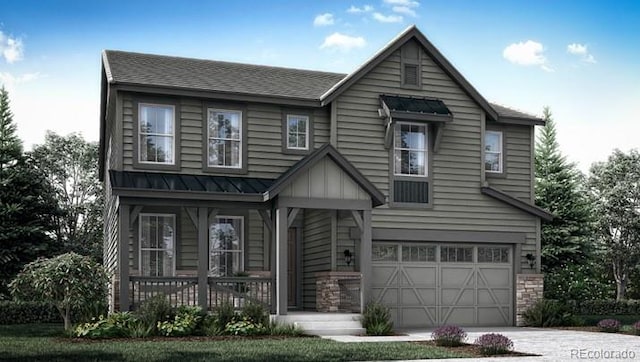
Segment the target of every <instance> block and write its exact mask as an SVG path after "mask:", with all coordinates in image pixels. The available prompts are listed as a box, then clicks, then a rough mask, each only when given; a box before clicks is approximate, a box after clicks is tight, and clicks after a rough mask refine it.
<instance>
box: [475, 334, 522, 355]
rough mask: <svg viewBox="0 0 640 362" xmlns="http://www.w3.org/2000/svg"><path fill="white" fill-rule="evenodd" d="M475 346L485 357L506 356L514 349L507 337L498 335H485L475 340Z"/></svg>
mask: <svg viewBox="0 0 640 362" xmlns="http://www.w3.org/2000/svg"><path fill="white" fill-rule="evenodd" d="M474 344H475V345H476V346H478V348H479V349H480V353H482V354H483V355H485V356H492V355H496V354H504V353H507V352H509V351H511V349H513V342H512V341H511V340H510V339H509V338H508V337H507V336H504V335H502V334H498V333H487V334H483V335H481V336H480V337H478V338H477V339H476V340H475V342H474Z"/></svg>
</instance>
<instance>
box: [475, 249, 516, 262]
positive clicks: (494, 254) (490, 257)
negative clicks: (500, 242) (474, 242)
mask: <svg viewBox="0 0 640 362" xmlns="http://www.w3.org/2000/svg"><path fill="white" fill-rule="evenodd" d="M478 263H509V248H500V247H479V248H478Z"/></svg>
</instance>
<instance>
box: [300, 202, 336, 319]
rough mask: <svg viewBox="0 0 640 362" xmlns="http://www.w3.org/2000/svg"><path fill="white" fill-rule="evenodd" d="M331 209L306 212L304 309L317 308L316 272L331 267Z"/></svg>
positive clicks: (303, 281) (303, 265)
mask: <svg viewBox="0 0 640 362" xmlns="http://www.w3.org/2000/svg"><path fill="white" fill-rule="evenodd" d="M332 212H333V211H330V210H315V209H308V210H305V213H304V224H303V244H302V301H303V308H304V309H311V310H315V308H316V273H317V272H323V271H329V270H330V268H331V213H332Z"/></svg>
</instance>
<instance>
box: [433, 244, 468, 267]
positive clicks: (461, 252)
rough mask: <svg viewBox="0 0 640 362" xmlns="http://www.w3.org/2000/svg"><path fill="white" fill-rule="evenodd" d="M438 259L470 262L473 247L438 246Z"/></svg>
mask: <svg viewBox="0 0 640 362" xmlns="http://www.w3.org/2000/svg"><path fill="white" fill-rule="evenodd" d="M440 261H441V262H445V263H472V262H473V247H456V246H442V247H440Z"/></svg>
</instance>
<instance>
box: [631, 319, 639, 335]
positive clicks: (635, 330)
mask: <svg viewBox="0 0 640 362" xmlns="http://www.w3.org/2000/svg"><path fill="white" fill-rule="evenodd" d="M631 332H632V333H633V334H635V335H636V336H640V321H637V322H635V323H634V324H632V325H631Z"/></svg>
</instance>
